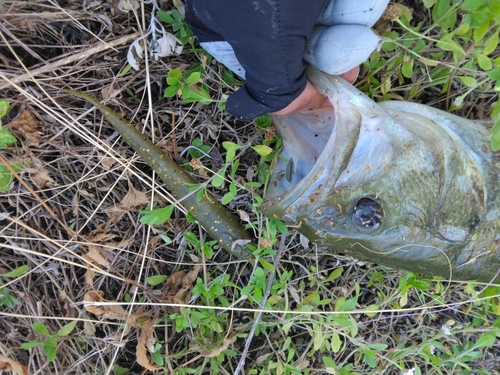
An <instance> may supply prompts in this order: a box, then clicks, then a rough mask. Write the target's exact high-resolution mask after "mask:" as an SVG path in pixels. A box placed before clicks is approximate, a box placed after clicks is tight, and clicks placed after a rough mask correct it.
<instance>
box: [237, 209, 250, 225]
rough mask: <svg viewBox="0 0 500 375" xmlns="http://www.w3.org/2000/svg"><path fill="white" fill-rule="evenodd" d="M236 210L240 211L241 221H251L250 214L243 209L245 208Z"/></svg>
mask: <svg viewBox="0 0 500 375" xmlns="http://www.w3.org/2000/svg"><path fill="white" fill-rule="evenodd" d="M236 212H237V213H238V215H239V217H240V220H241V221H244V222H246V223H249V222H250V216H248V214H247V213H246V212H245V211H243V210H236Z"/></svg>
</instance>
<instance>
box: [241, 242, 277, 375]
mask: <svg viewBox="0 0 500 375" xmlns="http://www.w3.org/2000/svg"><path fill="white" fill-rule="evenodd" d="M285 240H286V235H282V236H281V241H280V246H279V248H278V251H277V252H276V256H275V257H274V263H273V271H272V272H270V273H269V279H268V280H267V285H266V291H265V292H264V296H263V297H262V303H261V308H262V309H261V310H259V312H258V313H257V315H256V316H255V320H254V322H253V325H252V329H251V330H250V332H249V333H248V336H247V339H246V342H245V348H244V349H243V352H242V353H241V357H240V361H239V362H238V366H237V367H236V370H235V371H234V375H239V373H240V371H241V370H242V369H243V366H245V359H246V358H247V354H248V350H249V349H250V344H251V343H252V339H253V336H254V334H255V330H256V329H257V326H258V325H259V324H260V318H261V317H262V313H263V312H264V308H265V306H266V302H267V299H268V298H269V295H270V294H271V287H272V285H273V281H274V275H275V274H276V267H278V262H279V260H280V259H281V254H282V253H283V249H284V248H285Z"/></svg>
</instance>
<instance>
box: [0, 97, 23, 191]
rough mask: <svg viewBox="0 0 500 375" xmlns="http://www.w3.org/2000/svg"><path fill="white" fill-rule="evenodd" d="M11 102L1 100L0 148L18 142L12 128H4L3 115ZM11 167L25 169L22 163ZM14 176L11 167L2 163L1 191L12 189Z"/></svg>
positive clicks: (0, 168) (0, 166)
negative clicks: (11, 184)
mask: <svg viewBox="0 0 500 375" xmlns="http://www.w3.org/2000/svg"><path fill="white" fill-rule="evenodd" d="M9 107H10V103H9V102H8V101H6V100H0V148H7V146H9V145H11V144H13V143H16V142H17V139H16V137H14V135H13V134H12V133H11V131H10V130H7V129H2V120H1V119H2V117H5V116H7V112H8V111H9ZM10 167H11V168H12V169H13V170H14V171H16V172H19V171H21V170H22V169H23V166H22V164H21V163H15V164H11V165H10ZM13 178H14V176H13V175H12V173H11V172H10V170H9V168H7V166H5V165H0V193H5V192H7V191H9V190H10V183H11V182H12V180H13Z"/></svg>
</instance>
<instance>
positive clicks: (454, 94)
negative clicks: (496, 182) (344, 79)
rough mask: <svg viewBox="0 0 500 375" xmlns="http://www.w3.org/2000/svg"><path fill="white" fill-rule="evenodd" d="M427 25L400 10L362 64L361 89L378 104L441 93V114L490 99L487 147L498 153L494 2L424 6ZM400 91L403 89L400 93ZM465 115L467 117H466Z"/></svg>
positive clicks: (497, 16)
mask: <svg viewBox="0 0 500 375" xmlns="http://www.w3.org/2000/svg"><path fill="white" fill-rule="evenodd" d="M423 3H424V5H425V7H427V8H428V9H429V10H430V14H431V20H429V22H419V23H418V24H416V25H415V24H412V23H411V20H412V17H413V12H412V11H411V10H410V9H408V8H406V7H405V6H404V5H401V4H396V6H397V7H399V9H400V16H399V18H396V19H394V24H395V25H394V26H395V27H392V28H391V29H390V30H388V31H384V32H383V33H382V36H383V37H384V44H383V45H382V50H381V52H375V53H373V54H372V55H371V57H370V59H369V60H368V61H367V62H366V63H365V66H366V67H367V68H368V71H369V74H368V76H367V80H366V83H365V84H364V85H363V86H362V87H361V89H362V90H363V91H365V92H367V93H368V94H369V95H370V96H372V97H377V98H379V99H382V100H387V99H389V98H391V96H392V95H394V94H398V95H399V96H403V98H404V99H406V100H418V99H419V98H420V97H421V96H422V94H423V93H425V92H426V91H427V90H429V89H430V88H431V87H437V88H439V89H440V91H441V94H444V95H443V98H444V103H442V104H441V106H442V107H444V109H447V110H450V111H458V112H460V110H461V109H462V108H464V105H465V103H466V101H467V100H473V101H477V100H478V99H479V97H480V96H482V95H484V94H488V95H489V96H490V97H491V100H490V103H489V108H490V111H491V112H492V117H493V121H494V126H493V128H492V129H491V135H492V138H491V147H492V149H493V150H494V151H496V150H498V149H500V116H499V107H500V104H499V103H498V94H497V92H498V91H499V90H500V57H499V56H498V54H497V50H498V36H499V30H500V1H499V0H491V1H488V0H465V1H462V0H424V1H423ZM401 85H408V86H407V89H405V90H404V91H399V87H400V86H401ZM466 114H467V113H466Z"/></svg>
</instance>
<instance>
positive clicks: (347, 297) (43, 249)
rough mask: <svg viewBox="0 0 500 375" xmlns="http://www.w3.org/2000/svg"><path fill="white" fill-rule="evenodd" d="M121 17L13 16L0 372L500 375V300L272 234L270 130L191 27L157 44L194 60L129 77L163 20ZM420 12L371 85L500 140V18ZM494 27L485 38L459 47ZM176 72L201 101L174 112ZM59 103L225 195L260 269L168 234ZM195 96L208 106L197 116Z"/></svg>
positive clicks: (59, 12) (7, 21)
mask: <svg viewBox="0 0 500 375" xmlns="http://www.w3.org/2000/svg"><path fill="white" fill-rule="evenodd" d="M125 3H126V2H125V1H118V0H108V1H102V0H96V1H84V2H80V1H74V0H71V1H70V0H68V1H63V0H34V1H29V2H24V1H14V0H10V1H9V0H4V1H0V7H1V8H0V12H1V13H2V18H1V20H0V36H1V41H0V94H1V95H0V100H6V101H8V102H9V103H10V108H9V109H8V111H7V112H6V115H5V117H3V118H2V124H3V125H4V127H5V128H7V129H9V131H12V133H13V136H14V137H15V139H14V141H12V142H9V143H8V145H6V146H5V147H2V148H0V156H1V159H0V165H3V166H4V168H5V169H3V170H1V172H2V175H1V176H2V178H4V179H5V178H8V181H7V183H5V182H4V183H3V186H4V191H3V192H2V193H1V194H0V254H1V257H0V273H1V274H2V275H1V278H0V282H2V283H3V288H2V289H0V308H1V310H0V319H1V321H2V324H0V334H1V339H0V369H3V370H9V369H13V370H16V369H17V371H18V373H22V372H25V373H30V374H35V373H36V374H126V373H128V374H142V373H146V372H148V371H155V372H156V373H158V374H161V373H165V374H172V373H175V374H191V373H195V374H209V373H214V374H217V373H221V374H233V373H235V372H236V371H237V370H236V369H237V368H238V366H240V367H241V366H242V368H243V369H244V373H246V374H301V373H304V374H325V373H330V374H406V375H410V374H418V373H421V374H498V373H499V371H500V360H499V359H498V358H499V355H500V353H499V345H498V342H497V337H498V335H499V334H500V320H499V319H498V314H500V308H499V300H498V296H499V295H500V287H497V286H495V285H486V284H481V283H471V282H461V281H448V280H445V279H439V278H433V277H428V276H423V275H416V274H413V273H410V272H407V271H402V270H396V269H390V268H385V267H380V266H377V265H374V264H370V263H367V262H363V261H359V260H357V259H355V258H352V257H348V256H345V255H342V254H339V253H335V252H334V251H333V250H331V249H327V248H322V247H317V246H314V245H313V244H310V243H308V242H307V240H306V239H305V238H303V237H301V236H300V235H299V234H298V233H297V232H296V231H295V229H294V228H285V227H284V226H283V224H281V223H280V222H277V221H272V220H268V219H266V218H264V217H263V216H262V214H261V212H260V209H259V208H260V206H261V204H262V197H263V195H264V189H265V181H266V178H267V176H268V172H269V165H270V163H271V161H272V157H273V156H274V155H275V154H276V152H277V151H279V141H277V138H276V135H275V134H274V132H273V128H272V126H270V124H269V123H267V122H266V121H267V120H266V119H260V120H258V121H255V122H239V121H237V120H235V119H234V117H232V116H231V115H229V114H228V113H227V112H226V111H225V110H224V109H223V102H224V100H225V98H227V96H228V95H230V94H231V92H233V91H234V90H236V89H237V87H238V85H239V84H241V82H239V81H238V80H237V79H236V78H235V77H234V76H231V75H230V74H229V73H228V72H227V70H225V69H224V67H223V66H221V65H219V64H218V63H217V62H216V61H215V60H213V59H212V58H211V57H210V56H208V55H206V54H204V53H203V51H202V50H201V49H200V48H199V47H198V46H197V45H196V42H195V41H193V39H192V38H189V34H187V35H183V34H182V31H186V30H185V29H184V27H185V26H184V25H183V24H182V22H181V21H179V20H176V19H173V22H172V23H171V24H167V23H160V21H159V22H158V24H156V27H157V28H159V25H160V24H161V25H163V27H165V29H166V30H167V31H170V32H176V34H177V35H178V36H179V37H181V39H182V41H183V42H184V49H183V52H182V53H180V54H172V55H170V56H167V57H160V58H159V59H158V60H156V61H154V60H153V59H152V58H151V56H149V55H147V54H146V55H145V56H143V58H142V59H137V60H138V64H139V69H138V70H135V69H133V68H132V69H130V67H129V66H128V61H127V53H128V52H129V47H130V45H131V44H132V43H133V42H134V41H136V40H137V39H138V38H139V36H140V35H143V33H144V30H147V29H148V28H149V27H150V20H151V10H152V7H153V4H152V3H147V4H143V3H142V2H137V1H130V2H127V4H128V5H129V6H130V7H131V8H132V10H128V9H127V8H126V4H125ZM174 3H175V6H179V5H180V4H179V3H178V2H174ZM413 3H414V2H396V3H394V4H392V6H393V7H395V8H393V9H392V10H393V12H394V13H393V14H392V15H390V16H389V17H387V18H386V19H384V20H383V21H381V22H379V23H378V24H377V25H376V31H377V32H378V33H380V34H382V35H384V36H385V37H386V38H387V43H386V44H384V48H383V49H382V50H381V51H380V52H377V53H375V54H374V55H373V56H372V57H371V59H370V60H369V61H368V62H367V63H366V64H364V66H363V67H362V68H361V76H360V78H359V80H358V82H357V84H356V85H357V87H358V88H360V89H361V90H363V91H364V92H366V93H368V94H369V95H370V96H372V97H373V98H374V99H375V100H387V99H395V100H400V99H405V100H415V101H419V102H423V103H424V104H428V105H432V106H435V107H438V108H441V109H446V110H450V111H453V112H454V113H456V114H458V115H461V116H464V117H467V118H473V119H476V120H483V122H484V123H485V124H486V125H487V126H491V125H493V123H494V119H493V121H492V120H491V115H492V113H493V111H494V106H495V103H496V102H497V100H498V95H497V92H498V91H495V89H494V86H495V77H496V76H495V75H494V73H491V74H490V72H495V69H498V68H499V66H500V61H499V56H500V51H499V49H498V46H497V45H496V44H498V43H496V44H495V43H494V42H495V39H494V38H495V35H496V36H497V37H498V25H499V23H500V22H499V20H498V19H494V18H493V17H490V18H487V17H489V13H488V11H487V8H484V6H482V5H481V4H482V3H483V2H481V1H478V2H477V3H478V4H479V5H478V8H477V9H475V10H474V11H475V12H476V14H479V15H482V16H484V17H482V16H481V17H482V18H481V17H479V16H477V17H476V18H477V19H476V18H474V19H472V20H469V21H468V18H467V17H466V15H467V14H469V13H470V11H469V10H467V8H466V7H467V6H471V4H470V3H472V2H467V1H466V2H465V5H464V6H463V8H464V9H462V5H461V2H457V1H453V2H450V1H444V0H439V1H437V2H436V1H429V0H427V1H424V2H422V3H420V2H415V4H413ZM484 3H485V4H486V2H484ZM489 3H491V6H492V7H493V6H494V5H495V4H496V2H495V1H491V2H489ZM489 3H488V4H489ZM157 5H158V7H159V8H160V9H162V10H165V11H170V10H172V9H175V7H174V5H173V4H172V3H171V2H167V1H158V2H157ZM124 7H125V8H124ZM429 7H430V8H429ZM485 9H486V10H485ZM492 9H493V8H492ZM401 12H402V13H401ZM491 12H492V13H493V10H492V11H491ZM409 14H412V16H413V19H412V20H410V21H408V20H407V18H409V17H408V16H409ZM398 17H399V21H398ZM405 17H406V18H405ZM485 17H486V18H485ZM479 18H480V19H479ZM485 19H487V21H488V25H487V27H486V30H485V32H484V34H482V32H481V31H477V32H476V31H474V33H472V31H471V34H470V35H469V34H467V32H468V31H464V33H463V34H461V35H463V37H460V35H459V36H456V35H454V36H453V38H452V39H451V40H450V39H445V38H446V35H447V33H448V31H450V30H452V29H455V28H457V27H458V26H460V25H462V24H464V23H467V22H469V24H470V25H469V26H470V27H471V29H474V30H476V29H480V28H481V27H482V26H481V25H482V24H481V23H480V22H483V23H484V22H486V21H484V20H485ZM401 20H402V21H401ZM464 30H465V29H464ZM481 34H482V35H481ZM466 38H469V39H471V38H472V39H471V40H473V42H470V41H469V42H467V40H466ZM391 41H392V44H391ZM443 41H447V42H443ZM489 41H492V42H489ZM497 41H498V39H497ZM488 43H490V44H493V48H492V50H491V51H489V50H487V51H486V49H491V47H489V45H488ZM457 45H458V47H457ZM486 52H488V53H486ZM483 56H484V58H483ZM145 58H146V60H145ZM488 64H492V65H491V66H489V65H488ZM175 70H178V71H180V72H181V75H182V77H183V78H181V80H180V81H179V83H178V84H179V87H180V88H181V89H182V87H188V88H190V89H191V91H190V92H191V94H189V93H188V92H184V93H183V95H181V96H178V95H176V93H175V92H174V93H173V95H167V96H169V97H165V96H164V90H165V89H166V88H167V83H166V77H167V74H169V75H170V76H174V75H175V74H177V73H169V72H172V71H175ZM193 72H194V73H195V76H193V77H194V78H199V80H195V82H194V83H193V82H189V78H188V77H189V76H190V74H191V73H193ZM197 73H200V76H199V77H198V76H196V74H197ZM194 78H193V79H194ZM186 79H188V82H187V81H186ZM183 80H184V81H183ZM497 85H498V83H497ZM63 89H72V90H78V91H80V92H85V93H87V94H89V95H91V96H93V97H94V98H97V99H98V100H99V101H100V102H102V103H104V104H105V105H107V106H109V107H110V108H112V109H113V110H114V111H116V112H118V113H119V114H120V115H121V116H123V117H124V118H126V119H127V120H128V121H130V122H132V123H133V124H135V125H136V128H137V129H140V130H142V131H143V132H144V133H145V134H146V135H147V136H148V137H149V138H151V139H152V140H153V141H154V143H155V144H157V145H158V146H159V147H160V148H161V149H162V150H163V151H164V152H165V153H166V154H168V155H170V156H171V157H172V158H173V159H174V160H176V161H178V163H179V164H180V165H181V166H183V167H184V168H186V169H187V170H189V171H190V173H191V174H192V175H193V176H195V178H196V179H197V180H198V181H199V182H200V183H206V187H207V189H208V190H210V191H211V192H212V193H213V194H214V197H215V198H214V199H222V200H224V197H226V199H227V200H228V201H229V203H228V204H227V207H228V209H229V210H230V211H231V213H232V214H234V215H235V216H237V217H238V218H239V220H240V221H241V222H242V223H243V224H245V225H247V227H248V228H249V232H250V233H252V235H253V239H254V240H255V241H257V240H259V242H258V244H259V249H258V250H257V252H259V254H260V262H259V263H258V264H257V265H255V266H252V265H250V264H249V263H248V262H247V261H245V260H241V259H237V258H235V257H234V256H232V255H231V254H229V253H228V252H227V251H225V250H223V249H220V248H219V247H218V246H216V245H215V244H214V243H212V242H211V241H212V239H211V238H209V237H207V235H206V233H205V232H204V230H203V229H202V228H201V227H200V226H199V225H198V224H197V223H196V222H193V220H191V218H190V216H189V215H187V214H186V213H185V211H183V209H182V208H181V207H180V206H179V205H176V208H175V209H173V210H170V211H168V212H169V213H170V216H169V220H166V221H165V220H159V219H158V217H159V216H161V215H167V213H166V211H160V212H158V211H155V212H154V213H147V212H144V211H143V210H146V211H147V210H148V207H153V206H154V207H156V208H165V207H170V206H171V205H172V204H173V203H175V200H174V199H173V198H172V196H171V195H170V192H169V190H168V189H166V188H165V186H164V184H163V183H162V181H161V180H160V179H159V178H158V177H157V176H156V174H154V173H153V171H152V170H151V169H150V167H148V166H147V165H146V164H145V163H144V162H143V161H142V160H141V159H140V158H139V157H138V156H137V154H135V153H134V151H133V150H132V148H131V147H130V146H129V145H128V144H127V143H126V142H124V141H123V140H122V138H121V137H120V136H119V134H118V133H117V132H116V131H115V129H114V128H112V127H111V125H110V124H109V123H108V122H107V121H106V120H105V119H103V117H102V116H101V114H100V113H99V112H98V111H96V110H95V108H94V106H92V105H90V104H89V103H86V102H84V101H82V100H81V99H79V98H77V97H74V96H72V95H69V94H68V93H65V92H64V91H63ZM192 90H194V91H195V92H198V93H199V92H200V90H201V91H203V90H205V91H206V92H207V93H208V99H207V98H206V97H204V96H203V95H204V94H203V95H202V99H200V98H199V97H197V98H198V100H194V101H193V100H190V98H191V99H192V95H193V94H192V92H193V91H192ZM205 91H203V92H205ZM190 95H191V96H190ZM203 98H205V99H207V100H203ZM204 101H205V102H207V104H203V102H204ZM0 109H1V107H0ZM0 139H2V138H0ZM235 145H238V147H236V148H235ZM0 146H1V144H0ZM252 146H254V147H255V146H268V147H269V149H266V148H258V147H257V148H256V149H252V148H251V147H252ZM231 150H233V151H235V156H234V158H228V156H227V155H228V153H229V152H231ZM256 150H257V151H259V152H260V155H259V153H258V152H256ZM266 150H272V154H271V155H264V154H265V153H266ZM7 165H8V166H10V169H8V168H7V167H5V166H7ZM217 171H218V172H219V173H220V174H222V175H223V176H224V178H220V177H217V176H215V177H214V173H215V172H217ZM11 180H12V181H11ZM9 181H11V182H9ZM0 182H1V181H0ZM0 185H2V184H1V183H0ZM228 192H229V193H231V195H229V196H228V195H227V194H228ZM167 210H168V209H167ZM141 211H142V212H141ZM167 216H168V215H167ZM155 218H156V219H158V220H159V221H158V222H155V221H154V220H155ZM148 220H153V221H149V223H153V225H147V224H145V222H147V221H148ZM276 254H278V255H279V256H278V255H276ZM275 260H279V262H278V261H276V264H273V263H274V261H275ZM106 302H108V303H107V304H106ZM188 305H189V306H188ZM254 322H257V323H258V324H254ZM6 358H9V359H10V361H12V362H8V361H7V360H6ZM16 366H25V367H16ZM241 373H243V372H241Z"/></svg>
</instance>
